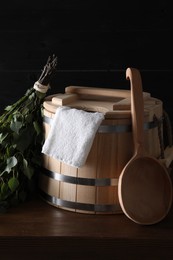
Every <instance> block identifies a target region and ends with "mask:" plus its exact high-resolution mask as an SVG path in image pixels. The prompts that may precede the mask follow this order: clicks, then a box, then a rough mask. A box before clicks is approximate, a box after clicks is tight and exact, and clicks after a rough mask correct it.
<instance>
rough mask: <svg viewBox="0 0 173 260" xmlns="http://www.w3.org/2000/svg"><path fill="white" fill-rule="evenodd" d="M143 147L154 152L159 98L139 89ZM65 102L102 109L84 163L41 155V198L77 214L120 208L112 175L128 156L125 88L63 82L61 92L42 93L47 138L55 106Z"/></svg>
mask: <svg viewBox="0 0 173 260" xmlns="http://www.w3.org/2000/svg"><path fill="white" fill-rule="evenodd" d="M143 97H144V113H145V120H144V121H145V123H144V128H145V148H146V151H147V152H148V154H149V155H152V156H154V157H156V158H159V157H160V138H159V135H158V125H160V123H161V124H162V116H163V111H162V102H161V101H160V100H158V99H156V98H153V97H151V95H150V93H146V92H143ZM64 105H67V106H69V107H74V108H77V109H83V110H86V111H98V112H103V113H104V114H105V120H104V121H103V122H102V124H101V125H100V127H99V129H98V131H97V133H96V136H95V139H94V142H93V145H92V148H91V150H90V153H89V155H88V158H87V161H86V164H85V165H84V166H83V167H81V168H75V167H72V166H69V165H67V164H65V163H62V162H60V161H58V160H55V159H53V158H51V157H49V156H46V155H43V168H42V171H41V173H40V178H39V188H40V194H41V197H42V198H43V199H44V200H45V201H47V202H48V203H50V204H51V205H53V206H56V207H59V208H62V209H65V210H70V211H75V212H81V213H91V214H118V213H122V210H121V207H120V204H119V200H118V179H119V175H120V174H121V171H122V169H123V168H124V166H125V165H126V163H127V162H128V161H129V160H130V158H131V157H132V155H133V138H132V132H131V113H130V91H129V90H117V89H104V88H90V87H75V86H69V87H66V89H65V93H64V94H56V95H52V96H48V97H47V98H46V100H45V102H44V104H43V106H44V123H43V125H44V133H45V138H46V137H47V135H48V133H49V130H50V127H51V121H52V120H53V117H54V114H55V111H56V109H57V107H58V106H64Z"/></svg>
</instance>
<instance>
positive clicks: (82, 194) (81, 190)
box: [76, 135, 98, 213]
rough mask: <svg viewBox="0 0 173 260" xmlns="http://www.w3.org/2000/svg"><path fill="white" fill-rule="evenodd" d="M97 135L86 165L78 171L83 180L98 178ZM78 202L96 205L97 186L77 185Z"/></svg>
mask: <svg viewBox="0 0 173 260" xmlns="http://www.w3.org/2000/svg"><path fill="white" fill-rule="evenodd" d="M97 142H98V138H97V135H96V137H95V139H94V142H93V145H92V147H91V150H90V153H89V155H88V158H87V161H86V163H85V165H84V166H83V167H81V168H79V169H78V177H81V178H91V179H95V178H96V172H97V149H98V147H97ZM76 201H77V202H80V203H89V204H90V203H91V204H95V203H96V186H89V185H77V196H76ZM76 211H77V212H81V213H82V212H84V213H94V212H91V211H83V210H76Z"/></svg>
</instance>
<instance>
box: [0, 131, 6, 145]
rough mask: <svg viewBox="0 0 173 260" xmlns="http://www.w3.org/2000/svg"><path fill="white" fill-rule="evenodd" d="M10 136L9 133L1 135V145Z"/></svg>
mask: <svg viewBox="0 0 173 260" xmlns="http://www.w3.org/2000/svg"><path fill="white" fill-rule="evenodd" d="M7 136H8V133H0V143H2V142H3V141H4V140H5V139H6V137H7Z"/></svg>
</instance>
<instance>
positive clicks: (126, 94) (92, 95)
mask: <svg viewBox="0 0 173 260" xmlns="http://www.w3.org/2000/svg"><path fill="white" fill-rule="evenodd" d="M65 92H66V93H69V94H70V93H75V94H78V96H79V97H80V98H82V99H90V100H91V99H94V100H95V99H96V100H102V101H103V100H107V99H108V100H109V101H110V100H111V99H112V100H114V103H115V100H116V101H117V102H116V103H115V104H113V107H112V109H113V110H116V109H119V110H122V109H123V110H129V109H130V102H131V101H130V91H127V90H123V89H104V88H94V87H81V86H68V87H66V88H65ZM150 96H151V95H150V93H148V92H143V98H144V99H148V98H149V97H150Z"/></svg>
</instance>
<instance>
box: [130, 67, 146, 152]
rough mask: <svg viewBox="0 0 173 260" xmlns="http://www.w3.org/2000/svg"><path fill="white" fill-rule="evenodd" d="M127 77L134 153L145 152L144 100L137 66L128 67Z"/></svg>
mask: <svg viewBox="0 0 173 260" xmlns="http://www.w3.org/2000/svg"><path fill="white" fill-rule="evenodd" d="M126 78H127V79H129V80H130V88H131V114H132V129H133V140H134V154H136V155H141V154H143V150H144V148H143V145H144V101H143V90H142V80H141V75H140V72H139V71H138V70H137V69H135V68H127V70H126Z"/></svg>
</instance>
